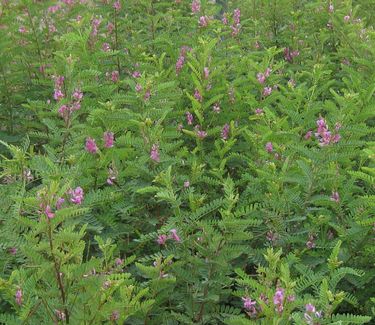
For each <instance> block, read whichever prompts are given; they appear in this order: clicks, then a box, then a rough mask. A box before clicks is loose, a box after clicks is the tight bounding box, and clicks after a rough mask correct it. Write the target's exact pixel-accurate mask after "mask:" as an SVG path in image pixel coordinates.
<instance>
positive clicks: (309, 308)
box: [305, 304, 315, 313]
mask: <svg viewBox="0 0 375 325" xmlns="http://www.w3.org/2000/svg"><path fill="white" fill-rule="evenodd" d="M305 308H306V312H308V313H315V306H314V305H313V304H307V305H306V306H305Z"/></svg>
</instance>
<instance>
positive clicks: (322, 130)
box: [315, 117, 341, 146]
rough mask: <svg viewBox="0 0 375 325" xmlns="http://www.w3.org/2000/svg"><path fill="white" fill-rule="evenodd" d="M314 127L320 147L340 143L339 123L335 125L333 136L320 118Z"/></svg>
mask: <svg viewBox="0 0 375 325" xmlns="http://www.w3.org/2000/svg"><path fill="white" fill-rule="evenodd" d="M316 125H317V131H316V133H315V136H316V137H317V138H318V140H319V145H320V146H326V145H329V144H332V143H337V142H339V141H340V139H341V136H340V134H339V133H338V131H339V130H340V128H341V125H340V124H339V123H336V126H335V133H334V134H333V133H331V132H330V131H329V129H328V125H327V122H326V121H325V119H323V118H322V117H321V118H319V119H318V120H317V121H316Z"/></svg>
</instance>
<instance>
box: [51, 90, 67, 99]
mask: <svg viewBox="0 0 375 325" xmlns="http://www.w3.org/2000/svg"><path fill="white" fill-rule="evenodd" d="M53 98H54V99H55V100H56V101H57V102H58V101H60V100H61V99H62V98H64V93H63V92H62V91H61V90H60V89H55V92H54V94H53Z"/></svg>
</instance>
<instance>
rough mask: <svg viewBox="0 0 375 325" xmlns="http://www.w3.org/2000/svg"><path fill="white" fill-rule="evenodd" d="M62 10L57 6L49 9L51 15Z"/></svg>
mask: <svg viewBox="0 0 375 325" xmlns="http://www.w3.org/2000/svg"><path fill="white" fill-rule="evenodd" d="M60 9H61V6H60V5H58V4H57V5H55V6H51V7H48V12H49V13H51V14H54V13H55V12H57V11H58V10H60Z"/></svg>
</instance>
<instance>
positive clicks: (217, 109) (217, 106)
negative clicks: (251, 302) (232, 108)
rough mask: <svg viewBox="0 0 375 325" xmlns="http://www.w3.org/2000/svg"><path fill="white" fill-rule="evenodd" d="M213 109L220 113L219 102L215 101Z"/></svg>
mask: <svg viewBox="0 0 375 325" xmlns="http://www.w3.org/2000/svg"><path fill="white" fill-rule="evenodd" d="M212 110H213V111H214V112H215V113H217V114H219V113H220V105H219V103H215V104H214V106H213V107H212Z"/></svg>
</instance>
